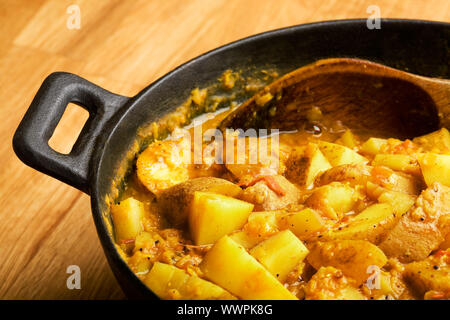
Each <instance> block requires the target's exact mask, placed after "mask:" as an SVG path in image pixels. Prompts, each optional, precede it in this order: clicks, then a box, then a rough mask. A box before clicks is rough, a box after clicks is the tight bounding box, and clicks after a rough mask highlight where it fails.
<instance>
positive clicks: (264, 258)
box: [250, 230, 309, 282]
mask: <svg viewBox="0 0 450 320" xmlns="http://www.w3.org/2000/svg"><path fill="white" fill-rule="evenodd" d="M308 252H309V251H308V249H307V248H306V247H305V245H304V244H303V243H302V242H301V241H300V240H299V239H298V238H297V237H296V236H295V235H294V234H293V233H292V232H291V231H289V230H285V231H281V232H279V233H277V234H276V235H274V236H272V237H270V238H269V239H267V240H264V241H263V242H261V243H260V244H258V245H257V246H256V247H254V248H253V249H251V250H250V254H251V255H252V256H253V257H254V258H256V260H258V261H259V262H260V263H261V264H262V265H263V266H264V267H265V268H266V269H267V270H268V271H269V272H270V273H271V274H272V275H273V276H274V277H276V278H277V279H278V280H279V281H281V282H284V280H286V277H287V275H288V274H289V272H291V271H292V270H293V269H294V268H295V267H296V266H297V265H298V264H299V263H300V262H301V261H303V259H304V258H305V257H306V255H307V254H308Z"/></svg>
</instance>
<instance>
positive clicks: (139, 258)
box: [127, 251, 152, 273]
mask: <svg viewBox="0 0 450 320" xmlns="http://www.w3.org/2000/svg"><path fill="white" fill-rule="evenodd" d="M149 258H150V255H149V254H148V253H144V252H142V251H134V253H133V255H132V256H131V257H130V258H129V259H128V261H127V262H128V265H129V266H130V268H131V270H133V272H134V273H146V272H148V271H149V269H150V267H151V264H152V261H151V260H150V259H149Z"/></svg>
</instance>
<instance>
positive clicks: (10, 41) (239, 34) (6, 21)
mask: <svg viewBox="0 0 450 320" xmlns="http://www.w3.org/2000/svg"><path fill="white" fill-rule="evenodd" d="M73 4H76V5H77V6H78V7H75V9H76V8H79V9H80V22H81V24H80V28H79V29H70V28H68V27H67V25H68V24H67V22H68V19H69V26H70V22H72V23H73V22H74V21H75V22H76V20H73V19H74V18H76V16H74V14H76V12H75V13H74V12H73V11H70V10H71V8H73V7H70V6H71V5H73ZM370 5H377V6H378V7H379V8H380V11H381V16H382V17H389V18H411V19H427V20H438V21H447V22H449V21H450V2H449V1H448V0H428V1H419V0H398V1H395V0H369V1H358V0H343V1H338V0H328V1H326V0H322V1H308V0H297V1H288V0H142V1H138V0H129V1H128V0H98V1H93V0H79V1H76V0H1V1H0V30H1V32H0V43H1V44H0V101H1V103H0V119H3V120H2V124H1V125H0V138H1V140H2V141H3V143H2V144H1V145H0V158H1V159H2V163H3V165H2V170H0V208H1V209H0V215H1V216H0V218H1V223H0V298H1V299H122V298H124V295H123V293H122V292H121V290H120V288H119V286H118V284H117V282H116V280H115V279H114V276H113V274H112V272H111V271H110V269H109V267H108V265H107V262H106V259H105V257H104V254H103V251H102V249H101V247H100V242H99V240H98V238H97V234H96V231H95V227H94V224H93V221H92V218H91V212H90V203H89V196H87V195H86V194H83V193H82V192H80V191H78V190H75V189H73V188H71V187H69V186H67V185H64V184H63V183H61V182H58V181H56V180H54V179H52V178H50V177H48V176H46V175H44V174H41V173H38V172H36V171H34V170H33V169H31V168H28V167H26V166H25V165H23V164H22V163H21V162H20V161H19V160H18V159H17V158H16V156H15V155H14V153H13V150H12V147H11V141H12V136H13V133H14V130H15V129H16V127H17V125H18V124H19V122H20V120H21V118H22V116H23V114H24V113H25V110H26V109H27V108H28V106H29V104H30V102H31V100H32V98H33V96H34V95H35V93H36V91H37V89H38V88H39V86H40V85H41V83H42V81H43V80H44V78H45V77H46V76H47V75H48V74H50V73H51V72H54V71H68V72H72V73H76V74H78V75H80V76H82V77H84V78H86V79H88V80H90V81H92V82H94V83H97V84H99V85H100V86H102V87H104V88H106V89H108V90H110V91H113V92H116V93H119V94H123V95H128V96H132V95H134V94H136V93H137V92H139V91H140V90H141V89H142V88H143V87H145V86H146V85H147V84H149V83H151V82H152V81H154V80H155V79H157V78H159V77H160V76H162V75H164V74H165V73H167V72H168V71H170V70H171V69H173V68H174V67H176V66H177V65H179V64H181V63H183V62H185V61H187V60H188V59H191V58H193V57H195V56H197V55H199V54H201V53H203V52H205V51H208V50H210V49H214V48H216V47H218V46H220V45H223V44H225V43H228V42H230V41H234V40H237V39H240V38H243V37H246V36H249V35H252V34H255V33H259V32H263V31H267V30H271V29H276V28H280V27H285V26H290V25H295V24H302V23H308V22H314V21H321V20H333V19H345V18H367V17H368V16H369V15H370V13H367V8H368V6H370ZM69 7H70V8H69ZM68 8H69V13H68V12H67V10H68ZM68 110H69V111H68V112H66V114H65V115H64V117H63V120H62V122H61V123H60V125H59V126H58V129H57V132H56V133H55V137H54V138H52V144H51V145H52V146H54V147H55V148H57V150H62V151H64V150H65V151H68V150H70V142H72V141H73V140H74V138H75V137H76V134H77V132H78V131H77V130H79V128H80V126H82V124H83V122H84V120H85V119H86V114H85V113H83V112H81V111H80V110H79V109H78V108H76V107H75V108H70V109H68ZM69 265H78V266H79V267H80V270H81V289H79V290H77V289H74V290H69V289H68V288H67V286H66V280H67V277H68V276H69V274H67V273H66V269H67V267H68V266H69Z"/></svg>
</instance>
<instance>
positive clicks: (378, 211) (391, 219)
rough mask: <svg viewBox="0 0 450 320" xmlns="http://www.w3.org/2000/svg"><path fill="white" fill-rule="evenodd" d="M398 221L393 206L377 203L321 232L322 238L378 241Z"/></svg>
mask: <svg viewBox="0 0 450 320" xmlns="http://www.w3.org/2000/svg"><path fill="white" fill-rule="evenodd" d="M397 221H398V216H397V214H396V213H395V211H394V208H392V206H391V205H390V204H388V203H377V204H374V205H371V206H370V207H368V208H366V209H365V210H363V211H362V212H361V213H359V214H357V215H356V216H355V217H353V219H351V220H350V222H348V223H347V224H345V225H343V226H340V227H339V228H337V229H335V230H330V231H327V232H324V233H323V234H322V239H323V240H368V241H370V242H372V243H375V244H377V243H379V242H380V241H381V240H382V239H383V237H384V236H385V235H386V233H387V232H388V231H389V230H390V229H391V228H392V227H393V226H394V225H395V223H396V222H397Z"/></svg>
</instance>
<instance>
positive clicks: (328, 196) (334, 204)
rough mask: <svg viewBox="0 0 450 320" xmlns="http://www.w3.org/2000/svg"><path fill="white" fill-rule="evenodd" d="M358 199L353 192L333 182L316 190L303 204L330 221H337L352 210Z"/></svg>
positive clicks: (343, 185)
mask: <svg viewBox="0 0 450 320" xmlns="http://www.w3.org/2000/svg"><path fill="white" fill-rule="evenodd" d="M357 200H358V197H357V195H356V193H355V190H354V189H353V188H351V187H349V186H347V185H345V184H342V183H339V182H333V183H331V184H329V185H326V186H323V187H319V188H317V189H316V190H315V191H314V192H313V193H312V194H311V196H310V197H309V198H308V199H307V200H306V202H305V204H306V205H307V206H309V207H311V208H313V209H316V210H318V211H320V212H322V213H323V214H324V215H325V216H327V217H328V218H330V219H334V220H338V219H340V218H342V216H343V214H344V213H347V212H349V211H351V210H352V209H353V206H354V205H355V203H356V201H357Z"/></svg>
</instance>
